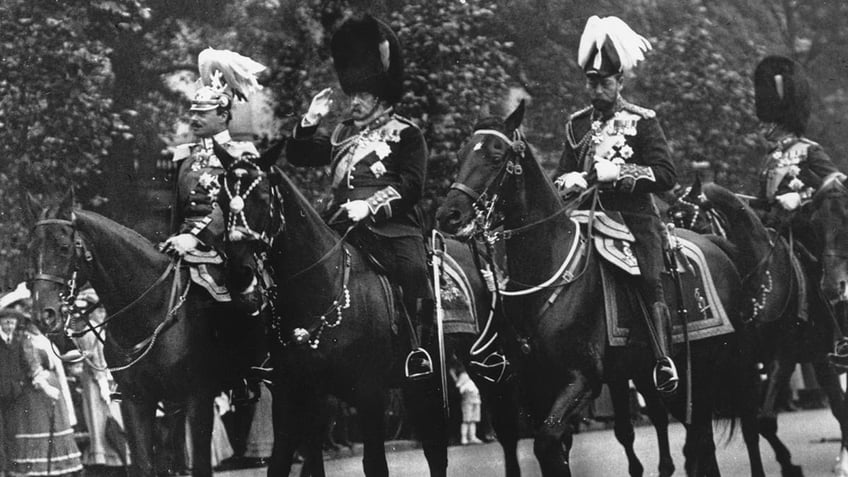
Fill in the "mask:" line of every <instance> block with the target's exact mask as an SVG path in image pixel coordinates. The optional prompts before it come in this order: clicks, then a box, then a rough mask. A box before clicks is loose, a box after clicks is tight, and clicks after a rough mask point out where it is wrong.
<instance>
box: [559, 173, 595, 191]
mask: <svg viewBox="0 0 848 477" xmlns="http://www.w3.org/2000/svg"><path fill="white" fill-rule="evenodd" d="M554 185H555V186H556V187H557V189H559V191H560V192H561V193H563V194H568V193H571V192H574V191H576V190H583V189H586V188H588V187H589V184H587V183H586V175H585V174H584V173H582V172H566V173H565V174H563V175H561V176H559V177H557V179H556V180H555V181H554Z"/></svg>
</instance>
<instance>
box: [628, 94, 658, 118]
mask: <svg viewBox="0 0 848 477" xmlns="http://www.w3.org/2000/svg"><path fill="white" fill-rule="evenodd" d="M620 104H621V107H622V109H626V110H627V111H630V112H631V113H634V114H638V115H639V116H642V119H653V118H655V117H657V112H656V111H654V110H653V109H648V108H643V107H642V106H637V105H635V104H633V103H630V102H628V101H625V100H623V99H622V100H620Z"/></svg>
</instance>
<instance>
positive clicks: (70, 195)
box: [56, 187, 76, 219]
mask: <svg viewBox="0 0 848 477" xmlns="http://www.w3.org/2000/svg"><path fill="white" fill-rule="evenodd" d="M75 196H76V194H74V188H73V187H70V188H69V189H68V192H66V193H65V195H63V196H62V200H60V201H59V209H58V210H57V212H56V217H58V218H63V219H71V218H72V217H73V214H74V201H75Z"/></svg>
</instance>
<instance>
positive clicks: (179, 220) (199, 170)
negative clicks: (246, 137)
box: [172, 130, 259, 251]
mask: <svg viewBox="0 0 848 477" xmlns="http://www.w3.org/2000/svg"><path fill="white" fill-rule="evenodd" d="M213 140H214V141H215V142H217V143H218V144H220V145H221V146H222V147H224V148H225V149H226V150H227V152H229V153H230V155H232V156H233V157H241V156H242V155H243V154H248V155H251V156H255V157H258V156H259V152H258V151H257V150H256V147H255V146H254V145H253V143H251V142H246V141H233V140H232V139H231V138H230V133H229V131H226V130H225V131H221V132H220V133H218V134H216V135H215V136H213V137H212V138H202V139H200V142H196V143H190V144H183V145H180V146H177V148H176V149H175V150H174V157H173V161H174V162H177V163H179V165H178V172H177V182H176V202H175V204H176V205H175V209H174V214H172V216H173V220H172V230H173V232H174V233H189V234H192V235H194V236H195V237H197V238H198V239H199V240H200V241H201V242H202V243H203V244H204V245H206V246H207V247H209V248H212V249H215V250H218V251H222V250H223V237H224V232H225V229H226V224H225V223H224V215H223V213H222V212H221V208H220V207H219V206H218V204H217V203H216V201H217V198H218V192H219V191H220V190H221V175H222V174H223V173H224V168H223V166H222V165H221V161H220V160H219V159H218V158H217V157H216V156H215V153H214V152H213V151H212V144H213Z"/></svg>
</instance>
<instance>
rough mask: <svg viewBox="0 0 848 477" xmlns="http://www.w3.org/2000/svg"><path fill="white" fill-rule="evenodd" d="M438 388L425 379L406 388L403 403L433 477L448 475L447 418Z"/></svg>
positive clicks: (432, 382)
mask: <svg viewBox="0 0 848 477" xmlns="http://www.w3.org/2000/svg"><path fill="white" fill-rule="evenodd" d="M434 356H435V355H434ZM439 386H440V385H439V384H437V383H436V382H434V380H425V381H421V382H415V383H408V384H407V385H406V386H404V388H403V396H404V402H405V403H406V407H407V410H408V412H409V416H410V417H411V418H412V424H413V426H414V427H415V430H416V432H417V433H418V437H419V438H420V439H421V446H422V447H423V449H424V457H426V458H427V465H428V466H429V467H430V476H431V477H440V476H445V475H447V472H448V432H447V427H448V425H447V415H446V413H445V409H444V408H443V407H442V395H441V392H440V390H439Z"/></svg>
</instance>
